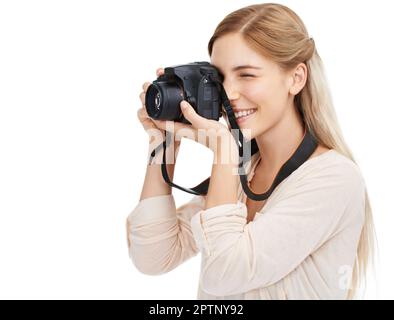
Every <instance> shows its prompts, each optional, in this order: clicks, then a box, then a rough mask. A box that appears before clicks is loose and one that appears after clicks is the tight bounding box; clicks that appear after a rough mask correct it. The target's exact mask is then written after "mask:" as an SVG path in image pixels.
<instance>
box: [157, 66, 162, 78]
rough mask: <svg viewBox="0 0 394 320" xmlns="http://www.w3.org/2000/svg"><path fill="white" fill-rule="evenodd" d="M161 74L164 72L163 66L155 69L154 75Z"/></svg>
mask: <svg viewBox="0 0 394 320" xmlns="http://www.w3.org/2000/svg"><path fill="white" fill-rule="evenodd" d="M162 74H164V69H163V68H159V69H157V70H156V76H158V77H159V76H161V75H162Z"/></svg>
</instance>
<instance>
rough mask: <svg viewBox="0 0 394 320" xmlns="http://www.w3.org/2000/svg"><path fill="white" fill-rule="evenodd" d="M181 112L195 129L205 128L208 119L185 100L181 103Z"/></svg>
mask: <svg viewBox="0 0 394 320" xmlns="http://www.w3.org/2000/svg"><path fill="white" fill-rule="evenodd" d="M181 110H182V113H183V115H184V116H185V118H186V119H187V120H189V122H190V123H191V124H192V125H193V127H195V128H200V129H203V128H204V127H205V122H206V119H205V118H203V117H201V116H200V115H199V114H197V112H196V111H195V110H194V108H193V107H192V106H191V105H190V104H189V103H188V102H187V101H185V100H182V101H181Z"/></svg>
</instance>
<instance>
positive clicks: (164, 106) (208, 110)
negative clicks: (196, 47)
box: [145, 61, 222, 124]
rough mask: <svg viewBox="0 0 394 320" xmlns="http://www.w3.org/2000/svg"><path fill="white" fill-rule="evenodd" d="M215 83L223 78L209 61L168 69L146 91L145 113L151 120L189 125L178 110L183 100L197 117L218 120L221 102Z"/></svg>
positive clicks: (218, 87) (220, 113)
mask: <svg viewBox="0 0 394 320" xmlns="http://www.w3.org/2000/svg"><path fill="white" fill-rule="evenodd" d="M217 82H222V78H221V76H220V73H219V72H218V70H217V69H216V68H215V67H214V66H212V65H211V64H210V63H209V62H205V61H203V62H193V63H189V64H184V65H176V66H172V67H167V68H165V69H164V74H163V75H161V76H159V77H158V78H157V80H155V81H153V83H152V84H151V85H150V86H149V88H148V90H147V92H146V95H145V105H146V111H147V113H148V115H149V116H150V117H151V118H152V119H156V120H172V121H176V122H183V123H187V124H190V122H189V121H188V120H187V119H186V118H185V117H184V116H183V114H182V111H181V109H180V102H181V101H182V100H186V101H187V102H189V104H190V105H191V106H192V107H193V108H194V109H195V111H196V112H197V114H199V115H200V116H202V117H204V118H206V119H212V120H219V118H220V117H221V116H222V109H221V106H222V101H221V100H222V99H221V92H220V90H221V89H220V88H221V87H220V86H218V85H217Z"/></svg>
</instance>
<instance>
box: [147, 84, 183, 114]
mask: <svg viewBox="0 0 394 320" xmlns="http://www.w3.org/2000/svg"><path fill="white" fill-rule="evenodd" d="M182 100H183V89H182V88H180V87H179V86H178V85H177V84H176V83H169V82H156V83H153V84H151V85H150V86H149V88H148V90H147V91H146V96H145V105H146V111H147V113H148V115H149V116H150V117H151V118H152V119H157V120H173V121H176V120H178V119H179V117H180V116H181V110H180V108H179V104H180V102H181V101H182Z"/></svg>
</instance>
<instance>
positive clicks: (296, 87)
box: [289, 63, 308, 96]
mask: <svg viewBox="0 0 394 320" xmlns="http://www.w3.org/2000/svg"><path fill="white" fill-rule="evenodd" d="M307 77H308V69H307V67H306V65H305V63H299V64H298V65H297V66H296V67H295V68H294V69H293V70H292V71H291V73H290V79H291V82H290V88H289V93H290V94H291V95H294V96H295V95H297V94H298V93H299V92H300V91H301V90H302V88H304V86H305V83H306V79H307Z"/></svg>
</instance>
